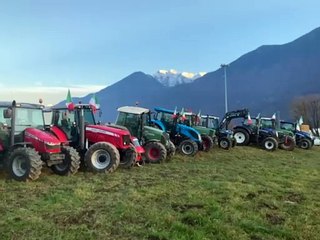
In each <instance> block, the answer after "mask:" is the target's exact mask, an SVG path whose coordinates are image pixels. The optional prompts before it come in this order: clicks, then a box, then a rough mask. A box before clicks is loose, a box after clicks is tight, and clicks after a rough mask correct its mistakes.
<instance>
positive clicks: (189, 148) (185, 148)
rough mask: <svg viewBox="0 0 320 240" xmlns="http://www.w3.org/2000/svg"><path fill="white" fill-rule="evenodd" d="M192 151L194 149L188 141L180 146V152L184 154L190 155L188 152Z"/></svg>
mask: <svg viewBox="0 0 320 240" xmlns="http://www.w3.org/2000/svg"><path fill="white" fill-rule="evenodd" d="M193 151H194V149H193V146H192V145H191V144H189V143H187V144H183V146H182V152H183V153H184V154H186V155H190V154H192V153H193Z"/></svg>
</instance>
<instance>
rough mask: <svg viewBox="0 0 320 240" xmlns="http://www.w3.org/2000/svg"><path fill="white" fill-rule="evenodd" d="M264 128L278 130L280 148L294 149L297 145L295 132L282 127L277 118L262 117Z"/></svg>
mask: <svg viewBox="0 0 320 240" xmlns="http://www.w3.org/2000/svg"><path fill="white" fill-rule="evenodd" d="M260 121H261V127H262V128H269V129H274V130H277V132H278V134H279V148H280V149H283V150H287V151H292V150H293V149H294V147H295V145H296V141H295V134H294V133H293V132H292V131H289V130H286V129H283V128H281V127H280V123H279V122H278V121H277V119H275V118H266V117H262V118H261V119H260Z"/></svg>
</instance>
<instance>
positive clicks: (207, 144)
mask: <svg viewBox="0 0 320 240" xmlns="http://www.w3.org/2000/svg"><path fill="white" fill-rule="evenodd" d="M201 138H202V144H203V151H205V152H209V151H210V149H211V148H213V140H212V138H211V137H209V136H207V135H202V136H201Z"/></svg>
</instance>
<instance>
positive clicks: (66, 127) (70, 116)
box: [53, 109, 75, 139]
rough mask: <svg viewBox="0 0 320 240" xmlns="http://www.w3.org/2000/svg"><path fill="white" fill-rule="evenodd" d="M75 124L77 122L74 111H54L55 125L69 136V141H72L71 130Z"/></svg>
mask: <svg viewBox="0 0 320 240" xmlns="http://www.w3.org/2000/svg"><path fill="white" fill-rule="evenodd" d="M73 122H75V113H74V111H71V112H70V111H69V110H67V109H61V110H58V111H54V113H53V124H54V125H55V126H58V127H59V128H61V130H63V131H64V132H65V134H66V135H67V136H68V139H71V137H72V136H71V130H72V125H73Z"/></svg>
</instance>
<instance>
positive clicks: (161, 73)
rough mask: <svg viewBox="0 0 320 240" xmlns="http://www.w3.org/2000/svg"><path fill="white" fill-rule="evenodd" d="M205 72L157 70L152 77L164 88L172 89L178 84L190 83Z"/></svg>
mask: <svg viewBox="0 0 320 240" xmlns="http://www.w3.org/2000/svg"><path fill="white" fill-rule="evenodd" d="M205 74H206V72H199V73H192V72H178V71H177V70H174V69H170V70H158V71H157V72H156V73H155V74H153V77H154V78H155V79H157V80H158V81H159V82H160V83H161V84H163V85H164V86H166V87H174V86H176V85H179V84H185V83H191V82H193V81H194V80H196V79H197V78H199V77H202V76H203V75H205Z"/></svg>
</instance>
